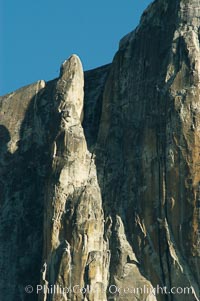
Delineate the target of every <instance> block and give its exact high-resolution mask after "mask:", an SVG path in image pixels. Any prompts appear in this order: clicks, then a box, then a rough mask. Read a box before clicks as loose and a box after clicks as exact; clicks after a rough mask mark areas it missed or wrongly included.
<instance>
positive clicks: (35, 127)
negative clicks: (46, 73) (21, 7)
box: [0, 0, 200, 301]
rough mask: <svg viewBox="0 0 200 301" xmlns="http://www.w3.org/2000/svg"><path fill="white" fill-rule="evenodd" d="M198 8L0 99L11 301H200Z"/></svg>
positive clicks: (151, 15)
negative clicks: (98, 60)
mask: <svg viewBox="0 0 200 301" xmlns="http://www.w3.org/2000/svg"><path fill="white" fill-rule="evenodd" d="M199 2H200V1H171V0H169V1H166V0H165V1H164V0H158V1H155V2H153V3H152V4H150V5H149V7H148V9H147V10H146V11H145V12H144V14H143V16H142V18H141V22H140V24H139V26H138V27H137V28H136V29H135V30H134V31H133V32H131V33H130V34H128V35H127V36H125V37H124V38H123V39H122V40H121V42H120V46H119V51H118V52H117V53H116V55H115V57H114V60H113V62H112V64H110V65H107V66H103V67H100V68H97V69H95V70H91V71H87V72H85V74H84V73H83V69H82V65H81V62H80V60H79V58H78V57H77V56H76V55H73V56H72V57H70V58H69V59H68V60H66V61H65V62H64V63H63V64H62V66H61V72H60V76H59V78H57V79H55V80H53V81H50V82H47V83H45V82H44V81H38V82H37V83H35V84H32V85H29V86H27V87H23V88H21V89H19V90H17V91H15V92H13V93H11V94H9V95H5V96H3V97H1V98H0V273H1V277H0V296H1V295H2V296H3V300H4V301H12V300H20V301H21V300H25V301H26V300H27V301H28V300H33V301H36V300H39V301H63V300H71V301H82V300H84V301H107V300H116V301H134V300H140V301H156V300H157V301H166V300H169V301H170V300H175V301H184V300H185V301H197V300H199V298H200V296H199V291H200V287H199V283H200V274H199V270H200V99H199V87H200V86H199V85H200V55H199V54H200V50H199V25H200V24H199V17H200V11H199V10H200V3H199ZM153 288H155V289H153ZM187 288H189V289H188V290H187Z"/></svg>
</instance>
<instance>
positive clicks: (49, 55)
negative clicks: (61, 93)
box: [0, 0, 151, 95]
mask: <svg viewBox="0 0 200 301" xmlns="http://www.w3.org/2000/svg"><path fill="white" fill-rule="evenodd" d="M150 2H151V1H150V0H123V1H122V0H121V1H119V0H101V1H95V0H32V1H31V0H29V1H27V0H18V1H13V0H0V5H1V7H0V20H1V21H0V22H1V24H0V39H1V47H0V66H1V67H0V95H3V94H5V93H8V92H11V91H14V90H16V89H17V88H20V87H22V86H24V85H27V84H30V83H32V82H35V81H37V80H40V79H44V80H46V81H47V80H50V79H53V78H55V77H57V76H58V74H59V69H60V65H61V63H62V62H63V61H64V60H65V59H66V58H68V57H69V56H70V55H71V54H72V53H76V54H78V55H79V56H80V58H81V60H82V63H83V67H84V70H88V69H92V68H95V67H98V66H101V65H103V64H106V63H109V62H111V61H112V58H113V56H114V54H115V52H116V51H117V48H118V43H119V40H120V39H121V38H122V37H123V36H124V35H125V34H127V33H128V32H130V31H131V30H133V29H134V28H135V27H136V26H137V24H138V22H139V19H140V16H141V14H142V11H143V10H144V9H145V8H146V7H147V5H148V4H149V3H150Z"/></svg>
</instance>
